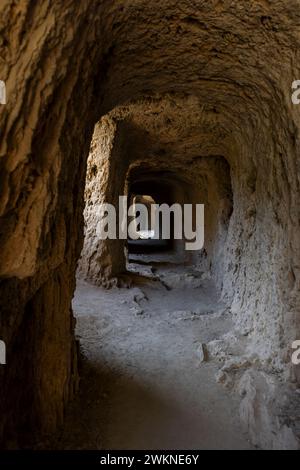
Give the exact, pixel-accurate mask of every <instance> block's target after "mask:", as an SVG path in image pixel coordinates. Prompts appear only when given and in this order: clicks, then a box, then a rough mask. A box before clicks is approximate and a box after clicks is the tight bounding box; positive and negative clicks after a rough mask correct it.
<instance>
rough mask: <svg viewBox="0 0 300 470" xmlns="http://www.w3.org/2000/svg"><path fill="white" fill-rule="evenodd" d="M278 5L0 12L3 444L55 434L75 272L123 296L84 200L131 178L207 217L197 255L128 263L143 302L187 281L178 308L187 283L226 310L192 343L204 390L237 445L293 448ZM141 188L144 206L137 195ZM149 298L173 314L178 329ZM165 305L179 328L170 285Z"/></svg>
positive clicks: (294, 249)
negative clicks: (225, 399) (228, 409)
mask: <svg viewBox="0 0 300 470" xmlns="http://www.w3.org/2000/svg"><path fill="white" fill-rule="evenodd" d="M297 11H298V10H297V8H293V5H287V4H286V2H284V1H278V2H276V5H273V4H272V5H269V4H267V3H259V4H258V3H257V2H253V1H249V2H247V3H246V4H242V5H241V2H233V3H231V4H230V5H228V4H227V3H224V4H222V5H220V4H218V5H216V2H214V1H208V2H204V3H203V2H198V3H197V5H191V2H183V3H181V4H180V6H179V5H178V2H174V1H172V0H168V1H167V2H166V3H163V4H160V5H156V4H154V3H153V2H151V1H147V2H146V1H144V0H139V1H138V2H131V1H130V2H127V3H126V5H120V4H119V2H110V4H109V5H108V4H106V3H105V4H103V3H102V2H100V3H99V4H98V3H97V5H95V2H93V1H87V2H78V1H75V0H73V1H70V2H68V5H65V4H63V3H62V2H53V3H52V4H51V5H46V4H45V5H44V6H43V7H42V8H41V9H40V10H38V9H36V8H35V7H32V5H31V4H30V3H28V4H26V5H23V6H22V8H21V6H20V7H18V6H16V4H15V3H12V4H11V5H8V4H7V2H5V3H4V4H3V5H1V6H0V12H1V15H0V16H1V18H2V21H3V25H4V26H5V28H3V31H5V37H4V40H3V46H2V47H3V54H2V57H3V62H2V65H3V67H2V66H1V67H2V70H1V73H2V76H1V77H0V78H1V80H3V81H4V82H5V84H6V95H7V96H6V105H5V106H4V107H1V114H0V128H1V143H0V156H1V162H0V165H1V166H0V181H1V184H0V224H1V225H0V227H1V228H0V242H1V257H0V309H1V318H0V326H1V330H0V331H1V335H2V338H0V340H3V341H4V342H5V344H6V353H7V354H6V355H7V358H6V359H7V367H6V368H1V369H0V380H1V385H2V391H3V393H2V395H3V398H2V401H1V404H0V407H1V408H0V412H1V413H0V414H1V417H2V418H1V426H0V435H1V436H3V441H5V445H6V446H8V447H18V446H22V445H24V442H25V444H26V441H27V440H28V439H31V437H32V435H37V436H41V435H45V434H49V433H52V432H53V431H54V430H55V429H57V426H58V425H59V424H62V422H63V417H64V413H65V408H66V405H67V403H68V402H69V401H70V399H71V398H72V397H73V396H74V392H75V391H76V390H77V389H78V377H79V376H78V370H77V360H78V350H77V343H76V341H75V335H74V330H75V322H74V317H73V314H72V311H71V301H72V297H73V294H74V290H75V284H76V279H75V273H76V272H78V276H79V278H81V279H85V282H86V281H89V282H91V283H93V284H97V285H98V286H102V287H101V289H102V288H103V287H114V286H116V285H119V286H121V285H122V282H123V281H124V278H122V275H124V273H125V276H126V261H127V239H126V240H110V241H108V242H106V243H103V242H102V240H99V239H98V237H97V232H96V226H97V220H98V218H97V207H98V205H99V204H100V203H101V202H102V201H103V202H107V203H111V204H114V205H117V201H118V198H119V196H126V197H128V195H129V193H130V191H132V187H134V185H136V189H135V190H134V191H135V192H136V194H142V195H143V194H144V195H150V196H151V197H153V199H154V200H157V198H158V196H159V195H160V197H162V196H163V197H162V199H163V200H165V196H164V195H163V194H162V192H161V191H162V189H159V188H161V187H167V185H169V187H170V191H171V192H168V194H173V195H172V197H171V199H172V201H178V200H181V199H182V200H184V201H188V202H189V201H193V202H200V203H201V202H203V203H204V205H205V206H206V221H207V223H206V225H205V230H206V233H205V243H206V244H205V246H204V249H203V250H200V251H199V252H198V253H186V252H185V251H184V252H182V251H181V249H180V246H179V245H180V244H176V243H174V244H173V247H172V249H173V250H174V249H175V251H176V253H178V254H179V255H181V254H182V257H181V258H180V259H179V261H178V263H177V267H176V269H179V272H175V273H173V275H170V271H169V273H168V272H165V273H157V272H156V273H155V269H157V265H155V266H153V265H152V264H151V262H150V265H149V263H148V261H145V262H144V263H146V264H143V265H142V264H140V265H139V267H137V268H136V269H138V270H140V269H141V266H144V268H143V269H144V274H145V272H146V274H147V273H148V277H149V276H150V277H151V279H150V281H151V282H152V283H155V282H156V283H158V282H160V281H159V279H161V280H162V281H163V283H162V284H161V288H162V289H165V290H164V291H163V294H162V298H163V297H164V296H165V297H166V292H167V293H174V292H175V290H176V286H177V287H178V288H179V289H180V286H183V285H184V286H185V287H186V285H187V284H188V285H189V287H188V288H189V289H194V287H195V292H194V291H193V292H194V294H195V295H196V297H197V296H198V294H200V293H201V299H200V298H199V297H197V299H196V298H195V297H194V296H193V295H194V294H193V295H192V294H191V291H189V293H190V294H191V295H190V298H191V299H193V302H198V304H199V305H200V304H201V306H203V304H202V303H201V302H202V301H203V299H206V300H207V302H206V310H207V312H206V313H208V312H209V311H210V309H212V311H213V314H216V315H218V313H220V311H221V310H222V309H223V310H222V311H226V312H227V313H228V315H229V317H228V318H227V317H226V321H225V319H224V318H222V319H221V320H220V318H219V319H218V318H216V317H214V319H215V323H214V325H215V324H216V325H219V323H218V321H220V323H221V324H222V325H223V326H224V324H225V323H226V322H227V319H228V321H229V323H230V325H231V326H230V327H229V329H228V331H226V332H225V333H224V331H221V329H218V328H219V326H220V325H219V326H218V327H216V328H217V329H216V330H214V326H212V327H211V328H212V329H210V333H209V334H208V336H206V337H204V339H203V341H204V342H205V344H206V343H207V344H206V346H207V350H208V353H209V357H210V363H209V364H210V365H211V366H212V367H217V368H220V369H221V370H220V372H219V373H218V374H217V377H218V380H219V382H221V383H222V384H223V385H225V387H227V389H230V390H232V391H236V390H238V392H239V393H238V394H237V395H233V396H239V397H240V398H239V403H237V405H236V406H238V407H239V414H240V416H241V420H242V422H244V424H245V425H246V427H247V429H248V432H249V433H250V437H251V440H252V442H254V443H255V444H257V445H260V446H262V447H264V448H269V447H271V448H297V447H298V446H299V437H298V428H297V420H294V419H293V413H292V412H291V410H290V407H293V408H295V409H297V406H298V405H297V403H298V400H297V396H298V395H297V392H296V390H297V389H298V387H299V366H297V365H295V364H293V363H292V361H291V345H292V343H293V341H294V340H296V339H298V338H297V336H299V332H300V327H299V309H300V304H299V299H300V296H299V281H300V274H299V273H300V270H299V266H298V259H299V233H300V230H299V220H300V217H299V187H300V183H299V135H298V134H299V126H300V121H299V111H298V108H297V106H294V105H293V103H292V101H291V83H292V82H293V80H294V79H295V76H297V74H299V67H298V66H297V64H298V63H299V60H298V59H299V57H298V50H299V48H298V43H299V34H298V29H299V25H298V23H299V17H298V16H299V15H298V13H297ZM216 12H217V14H216ZM141 38H142V40H141ZM179 57H180V60H179ZM278 64H280V67H278ZM1 106H2V105H1ZM279 109H280V113H278V110H279ZM93 133H94V134H93ZM92 136H93V137H92ZM91 142H92V144H91ZM99 149H100V150H99ZM88 155H89V158H88ZM86 162H87V163H86ZM86 175H87V177H86ZM153 179H155V182H156V183H157V184H158V183H159V184H158V189H159V191H158V193H159V194H158V196H157V195H156V196H155V194H152V190H151V191H150V188H149V187H148V188H147V184H148V183H147V181H152V183H151V184H153ZM138 185H140V188H138ZM172 191H173V193H172ZM176 191H178V192H176ZM84 193H85V198H84ZM172 201H171V202H172ZM84 220H85V234H84V233H83V225H84ZM82 247H83V250H82ZM174 247H175V248H174ZM171 251H172V250H171ZM80 253H81V257H80ZM16 254H17V255H16ZM165 255H166V253H164V256H165ZM79 258H80V261H79V269H78V270H77V262H78V259H79ZM142 261H143V260H142ZM161 262H162V263H166V261H161ZM147 263H148V264H147ZM168 263H169V264H170V260H169V261H168ZM131 264H134V263H131ZM191 266H194V267H196V269H194V268H193V270H192V271H191V270H190V267H191ZM131 267H132V266H131ZM165 267H166V264H165V265H164V266H162V268H163V269H164V268H165ZM167 267H168V268H170V266H169V265H168V266H167ZM151 268H153V269H152V271H153V272H151ZM159 269H161V266H160V267H159ZM172 269H173V267H172ZM180 270H181V271H180ZM144 277H147V276H144ZM157 277H158V278H159V279H158V280H157ZM170 278H172V279H171V281H170ZM122 279H123V281H122ZM127 281H128V280H127V279H125V281H124V282H125V284H126V283H127ZM185 283H187V284H185ZM201 283H202V284H201ZM203 283H204V284H205V285H204V286H203ZM209 283H211V284H209ZM200 284H201V285H200ZM128 285H129V284H128ZM151 285H152V284H151ZM157 285H158V284H157ZM164 286H165V287H164ZM193 286H194V287H193ZM201 286H202V287H201ZM99 288H100V287H99ZM202 288H203V289H204V290H203V289H202ZM210 288H211V289H214V291H213V294H212V295H213V298H211V297H210V299H211V303H210V302H209V299H208V297H207V296H208V294H209V289H210ZM168 289H171V290H168ZM129 291H130V289H129ZM165 291H166V292H165ZM101 292H102V291H101ZM131 292H133V291H131ZM95 295H96V294H95ZM105 295H106V294H103V296H104V297H105ZM134 295H138V296H140V292H138V293H135V294H134ZM155 295H156V294H155ZM155 295H154V298H155ZM170 296H171V294H170ZM167 298H168V302H169V305H170V306H171V307H170V308H171V310H172V312H171V313H174V312H175V313H176V312H177V313H176V314H175V313H174V315H173V317H172V318H173V319H174V318H176V315H177V316H178V318H180V319H182V318H186V317H188V315H184V314H182V312H183V311H184V308H183V306H182V305H181V304H180V305H181V306H180V309H179V310H178V309H177V310H176V308H175V305H174V303H175V300H174V298H173V300H172V299H171V297H169V296H168V297H167ZM180 299H185V302H186V304H187V305H189V307H188V310H189V311H191V312H192V313H193V314H195V315H194V317H196V318H198V317H199V315H198V313H199V312H197V311H196V309H195V311H193V310H194V308H192V305H191V304H190V303H189V299H187V298H186V297H184V296H183V293H182V292H181V297H179V300H178V299H177V301H178V303H180V302H181V300H180ZM119 300H120V303H121V302H122V301H123V300H124V301H126V299H119ZM220 301H222V302H224V305H223V304H222V305H223V306H222V308H221V306H220V304H219V303H218V302H220ZM133 302H135V300H134V301H133ZM143 302H144V300H141V303H143ZM155 302H156V304H155V305H156V307H157V308H159V300H158V299H157V298H156V300H155ZM172 302H174V303H172ZM79 303H80V302H79ZM104 303H105V302H104ZM109 303H110V301H108V304H109ZM76 305H77V307H76V308H78V303H77V304H76ZM121 305H123V306H124V305H125V304H121ZM89 308H90V309H91V311H92V310H93V309H94V308H96V307H95V305H93V306H92V307H91V305H90V306H89ZM124 308H125V307H124ZM134 308H136V309H137V310H138V308H140V309H142V310H143V308H142V307H138V306H134ZM201 308H202V307H201ZM120 309H122V307H120ZM199 309H200V307H199ZM200 310H201V309H200ZM155 311H160V310H155ZM178 311H179V312H181V313H178ZM92 313H93V312H92ZM92 313H91V315H92ZM148 313H149V311H148ZM202 313H203V312H202ZM76 315H77V312H76ZM149 315H150V313H149ZM92 316H93V315H92ZM95 316H96V315H95ZM158 317H159V316H158ZM190 317H192V316H191V315H190ZM221 317H222V315H221ZM106 320H107V318H106ZM208 320H209V319H208ZM91 321H92V322H93V321H94V322H96V323H97V319H95V318H94V320H93V319H91ZM191 321H193V322H197V321H198V320H195V319H194V320H191ZM180 322H181V320H180V321H179V324H180ZM186 322H187V323H188V322H189V320H186V321H185V320H182V323H184V324H185V323H186ZM79 323H80V320H79ZM100 323H101V322H100ZM104 323H105V322H104ZM194 324H195V323H194ZM226 325H227V323H226ZM102 326H103V325H102ZM220 328H221V326H220ZM104 330H105V325H104ZM24 331H26V335H25V334H24ZM93 331H94V330H93ZM184 331H185V333H186V334H187V336H188V339H187V341H188V343H189V344H192V343H193V341H194V340H197V338H195V337H194V336H193V335H192V333H191V331H193V329H192V328H191V329H190V330H184ZM188 331H189V333H188ZM198 333H199V337H198V341H199V338H200V337H201V334H200V333H201V332H198ZM198 333H197V334H198ZM189 335H190V336H189ZM170 338H171V337H170ZM102 339H103V338H100V339H99V343H101V341H102ZM123 339H124V338H123ZM177 339H178V337H177ZM174 340H175V338H173V341H174ZM162 343H163V342H161V344H162ZM171 343H172V341H171V342H170V343H169V344H171ZM137 344H138V342H137ZM180 344H181V347H182V349H184V345H183V344H182V343H180ZM123 345H124V347H125V346H126V341H125V339H124V343H123ZM148 346H149V348H150V345H148ZM150 349H151V348H150ZM173 352H174V351H173ZM89 354H90V356H89V358H91V357H92V363H93V360H95V356H93V353H92V352H91V351H90V353H89ZM176 354H178V357H181V356H180V352H179V351H177V353H176ZM112 356H113V353H112ZM161 356H162V357H163V354H162V355H161ZM167 357H168V358H169V359H170V356H167ZM219 361H220V362H219ZM95 362H97V361H96V360H95ZM112 362H113V361H112ZM179 362H180V361H179ZM183 362H184V361H183ZM186 364H187V362H184V364H183V363H182V364H181V366H182V369H183V368H184V367H185V366H186ZM210 365H209V366H210ZM155 366H157V363H156V364H155ZM204 369H205V366H204V367H203V370H204ZM187 370H188V368H187ZM201 371H202V369H201ZM105 372H107V369H105ZM173 372H174V375H176V374H175V369H174V371H173ZM177 372H178V370H177ZM202 372H203V371H202ZM202 372H201V373H202ZM203 373H204V372H203ZM190 375H191V376H192V377H194V378H195V376H196V374H195V373H192V372H191V373H190ZM103 377H104V381H105V378H106V376H105V374H104V376H103ZM202 378H203V379H204V382H205V379H206V378H207V377H205V376H203V377H202ZM17 384H18V385H17ZM127 385H128V383H127ZM129 389H130V384H129ZM134 390H135V391H137V389H136V388H134ZM193 390H195V389H193ZM220 390H222V389H221V388H220ZM221 393H222V392H221V391H220V394H221ZM195 394H196V391H195ZM128 395H130V394H127V395H126V396H127V397H128ZM138 396H139V395H138ZM211 396H213V397H215V398H216V401H218V395H214V392H212V393H211ZM152 398H153V396H152V395H151V399H152ZM233 399H234V398H233ZM175 401H176V400H175ZM150 403H152V404H153V401H151V400H150ZM291 404H292V406H291ZM164 409H165V410H166V409H167V408H164ZM24 410H26V411H25V412H24ZM189 410H190V412H191V410H192V408H190V409H189ZM177 411H178V410H177ZM221 411H222V409H221V410H220V413H221ZM168 416H169V415H168ZM266 417H267V418H266ZM224 419H227V418H225V417H224ZM204 421H205V420H204ZM177 424H178V423H177ZM29 430H30V432H29ZM197 433H199V434H198V435H199V436H200V435H201V433H200V430H199V429H198V428H197Z"/></svg>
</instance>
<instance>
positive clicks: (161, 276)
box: [52, 257, 250, 450]
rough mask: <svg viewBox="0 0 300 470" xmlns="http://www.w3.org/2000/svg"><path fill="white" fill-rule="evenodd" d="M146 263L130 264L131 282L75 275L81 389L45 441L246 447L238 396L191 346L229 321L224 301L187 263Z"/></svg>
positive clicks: (89, 445)
mask: <svg viewBox="0 0 300 470" xmlns="http://www.w3.org/2000/svg"><path fill="white" fill-rule="evenodd" d="M137 258H139V257H137ZM150 261H151V260H150ZM147 263H149V260H147V259H143V264H142V265H137V264H133V265H131V270H132V271H135V272H136V273H142V274H143V275H142V276H138V275H136V276H135V277H134V279H135V287H133V288H131V289H126V288H122V289H117V288H115V289H112V290H110V291H105V290H103V289H102V288H99V287H94V286H92V285H89V284H87V283H85V282H83V281H78V286H77V291H76V296H75V299H74V311H75V313H76V317H77V336H78V338H79V340H80V345H81V346H80V347H81V351H82V357H83V359H82V365H81V366H82V371H81V376H82V380H81V391H80V394H79V396H78V397H77V399H76V401H75V402H74V403H73V405H72V406H71V407H70V409H69V412H68V416H67V420H66V424H65V426H64V429H63V430H62V431H61V432H60V434H59V436H58V438H57V439H56V442H55V443H54V444H52V446H53V447H55V448H58V449H62V448H63V449H70V448H72V449H148V450H150V449H248V448H250V445H249V442H248V440H247V436H246V435H245V434H243V432H242V430H241V429H240V425H239V422H238V411H237V408H238V403H237V402H236V401H235V398H234V397H232V396H231V395H230V394H229V393H228V392H227V391H225V390H224V389H223V388H222V387H221V386H220V385H218V384H216V381H215V374H216V372H217V370H218V367H217V364H214V363H210V362H209V363H207V362H204V363H200V360H199V357H198V353H197V349H198V347H199V344H200V343H201V342H208V341H210V340H212V339H217V338H219V337H220V336H221V335H222V334H224V332H226V331H228V330H229V329H230V327H231V321H230V318H228V315H227V313H226V308H225V306H224V305H223V304H221V303H219V302H218V301H217V297H216V294H215V291H214V288H213V286H212V285H211V284H210V281H208V280H203V279H202V277H201V275H200V273H196V272H194V271H193V270H192V269H191V268H190V269H188V270H186V269H184V268H179V267H176V266H174V265H172V264H169V263H165V264H157V265H156V264H155V263H152V264H147ZM222 312H224V313H222ZM216 313H218V314H220V315H214V314H216Z"/></svg>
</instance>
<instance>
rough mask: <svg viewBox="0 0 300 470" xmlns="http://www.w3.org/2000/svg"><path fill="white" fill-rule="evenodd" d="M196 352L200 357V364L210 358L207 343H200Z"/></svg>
mask: <svg viewBox="0 0 300 470" xmlns="http://www.w3.org/2000/svg"><path fill="white" fill-rule="evenodd" d="M196 354H197V358H198V360H199V362H200V364H201V363H203V362H206V361H207V359H208V355H207V349H206V345H205V344H200V345H199V346H198V348H197V351H196Z"/></svg>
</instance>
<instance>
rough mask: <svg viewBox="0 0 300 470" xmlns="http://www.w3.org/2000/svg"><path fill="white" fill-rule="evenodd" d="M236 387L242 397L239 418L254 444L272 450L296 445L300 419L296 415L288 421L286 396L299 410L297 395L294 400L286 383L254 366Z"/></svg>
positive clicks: (290, 447) (285, 448)
mask: <svg viewBox="0 0 300 470" xmlns="http://www.w3.org/2000/svg"><path fill="white" fill-rule="evenodd" d="M238 390H239V393H240V396H241V398H242V402H241V405H240V416H241V420H242V422H243V423H244V425H245V427H246V429H247V431H248V432H249V433H250V436H251V440H252V442H253V443H254V444H256V445H257V446H261V447H262V448H263V449H271V450H272V449H277V450H280V449H281V450H298V449H299V446H300V434H299V431H300V429H299V427H297V426H298V423H299V420H298V419H297V418H298V417H297V418H296V420H295V421H291V419H290V416H292V415H291V412H290V410H288V409H287V408H286V404H285V402H286V401H287V397H289V398H288V403H289V406H292V407H293V406H295V404H296V403H298V406H297V408H298V410H299V409H300V408H299V399H298V400H297V399H296V400H295V394H294V395H293V398H292V397H291V392H288V394H287V391H286V389H285V387H282V385H280V383H279V382H278V381H277V380H276V378H275V377H271V376H270V375H268V374H266V373H264V372H260V371H257V370H249V371H247V372H245V374H244V375H243V376H242V378H241V380H240V383H239V387H238ZM296 413H297V412H296ZM298 416H299V415H298ZM297 421H298V423H297Z"/></svg>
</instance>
